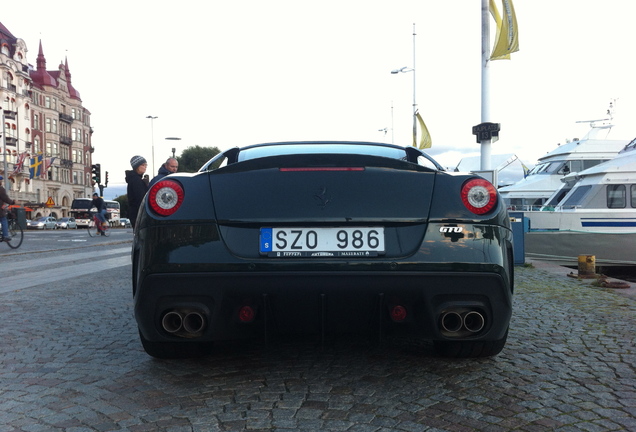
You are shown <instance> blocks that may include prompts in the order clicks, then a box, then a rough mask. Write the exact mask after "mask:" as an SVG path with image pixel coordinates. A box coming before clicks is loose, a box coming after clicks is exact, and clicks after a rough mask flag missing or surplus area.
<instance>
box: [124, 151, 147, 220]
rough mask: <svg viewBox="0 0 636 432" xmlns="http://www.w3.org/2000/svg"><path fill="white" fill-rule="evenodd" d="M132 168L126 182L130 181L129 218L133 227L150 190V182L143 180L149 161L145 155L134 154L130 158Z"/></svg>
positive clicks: (128, 190) (127, 173) (127, 174)
mask: <svg viewBox="0 0 636 432" xmlns="http://www.w3.org/2000/svg"><path fill="white" fill-rule="evenodd" d="M130 166H131V167H132V170H129V171H126V183H128V188H127V193H128V218H129V219H130V224H131V225H132V227H133V228H135V225H136V223H137V214H138V213H139V207H140V206H141V201H142V200H143V199H144V196H145V195H146V192H147V191H148V184H147V183H146V182H144V181H143V176H144V174H145V173H146V169H147V168H148V163H147V162H146V159H145V158H144V157H143V156H133V157H132V159H130Z"/></svg>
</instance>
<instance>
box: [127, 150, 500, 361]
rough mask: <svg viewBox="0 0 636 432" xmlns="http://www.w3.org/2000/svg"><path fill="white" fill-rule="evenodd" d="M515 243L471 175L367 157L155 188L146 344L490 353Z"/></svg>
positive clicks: (485, 187)
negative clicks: (405, 347) (272, 341)
mask: <svg viewBox="0 0 636 432" xmlns="http://www.w3.org/2000/svg"><path fill="white" fill-rule="evenodd" d="M402 151H403V150H402ZM511 242H512V235H511V232H510V225H509V221H508V219H507V215H506V211H505V209H504V208H503V206H502V204H501V203H500V202H499V200H498V195H497V193H496V191H495V190H494V188H493V187H492V185H490V184H489V183H488V182H486V181H485V180H483V179H481V178H479V177H476V176H465V175H452V174H448V173H445V172H441V171H439V170H437V169H430V168H426V167H423V166H420V165H418V164H417V163H414V162H412V161H405V160H399V159H393V158H387V157H381V156H377V155H375V154H370V155H369V154H362V155H360V154H346V153H345V154H320V153H317V154H289V155H286V154H283V155H271V156H265V157H260V158H255V159H250V160H245V161H236V162H235V163H232V164H228V165H227V166H225V167H223V168H219V169H215V170H211V171H207V172H201V173H197V174H194V175H186V174H181V175H173V176H171V178H170V179H167V180H164V181H163V182H160V183H158V184H157V185H156V186H155V187H153V188H152V189H151V190H150V191H149V193H148V195H147V197H146V202H145V203H144V211H143V212H142V214H141V218H140V223H139V226H138V229H137V230H136V235H135V241H134V250H133V270H134V281H133V285H134V290H135V314H136V317H137V322H138V324H139V328H140V332H141V335H142V340H145V341H146V342H155V343H173V342H175V343H178V342H183V343H192V342H193V341H200V342H209V341H215V340H224V339H236V338H246V337H268V335H272V334H277V333H280V332H295V333H302V334H308V335H315V336H317V337H321V338H324V337H328V336H329V335H332V334H337V333H343V332H346V333H349V332H356V333H366V334H369V335H372V336H374V337H384V336H388V335H391V334H410V335H416V336H419V337H421V338H424V339H431V340H434V341H438V342H439V343H440V344H439V346H440V347H442V348H446V352H449V349H450V351H452V353H451V354H453V353H454V355H458V356H473V355H475V356H479V355H489V354H495V353H496V352H494V351H497V352H498V350H500V349H501V348H500V347H499V348H497V346H499V345H501V341H502V340H503V341H504V342H505V337H506V334H507V328H508V323H509V320H510V315H511V308H512V305H511V303H512V291H513V285H512V280H513V275H512V272H513V268H512V262H513V260H512V244H511ZM465 341H469V345H466V344H464V343H462V342H465ZM454 342H459V343H460V344H459V345H456V344H455V345H453V343H454ZM498 343H499V345H497V344H498ZM476 344H480V346H482V345H483V346H491V347H492V346H495V348H490V349H485V350H479V353H477V354H474V352H475V347H476ZM468 351H470V352H468Z"/></svg>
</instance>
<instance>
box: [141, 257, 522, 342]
mask: <svg viewBox="0 0 636 432" xmlns="http://www.w3.org/2000/svg"><path fill="white" fill-rule="evenodd" d="M490 267H491V268H492V267H493V266H490ZM494 267H497V266H494ZM323 270H324V271H319V272H307V271H303V272H290V271H280V272H275V271H270V272H260V271H253V272H189V273H161V274H151V275H148V276H146V277H145V278H144V279H143V280H140V281H139V285H138V286H137V289H136V295H135V317H136V320H137V323H138V325H139V329H140V331H141V333H142V335H143V336H144V338H145V339H147V340H149V341H157V342H162V341H165V342H168V341H190V340H192V338H193V337H195V338H196V340H198V341H215V340H228V339H240V338H250V337H259V336H265V335H268V334H276V333H289V332H292V333H305V334H325V333H326V334H335V333H369V334H378V333H376V332H381V333H382V334H393V333H400V334H415V335H417V336H421V337H422V338H424V339H431V340H476V341H491V340H499V339H501V338H502V337H504V335H505V332H506V330H507V328H508V324H509V321H510V317H511V313H512V289H511V286H510V284H509V282H508V281H507V280H506V278H504V277H503V276H502V275H503V274H506V273H505V272H504V271H503V269H502V268H498V269H495V270H496V271H492V272H479V271H476V272H471V271H468V272H466V271H460V272H455V271H440V272H420V271H408V272H404V271H347V272H342V271H329V270H328V269H323ZM246 305H247V306H249V307H251V308H252V310H253V311H254V312H255V316H254V319H253V321H251V322H249V323H245V322H241V320H240V319H239V317H238V315H239V310H240V308H241V307H242V306H246ZM396 305H399V306H402V307H403V308H404V309H405V310H406V319H404V320H403V321H400V322H396V321H395V320H394V319H392V318H391V309H392V308H393V307H394V306H396ZM174 311H177V312H179V313H181V312H183V313H188V311H190V312H191V311H196V312H197V314H200V315H201V316H202V317H203V320H204V325H203V326H202V330H201V331H200V332H198V333H197V334H195V335H184V334H179V333H178V332H177V333H173V332H168V331H166V329H165V325H164V317H165V316H166V314H167V313H170V312H174ZM448 311H458V312H459V313H462V311H479V313H480V314H482V316H483V317H484V325H483V328H482V329H480V331H478V332H460V333H457V334H449V333H448V332H446V331H445V330H444V329H443V327H442V325H441V321H442V317H443V316H444V315H445V314H446V313H448ZM184 336H185V337H184Z"/></svg>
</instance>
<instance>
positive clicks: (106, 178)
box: [104, 171, 108, 186]
mask: <svg viewBox="0 0 636 432" xmlns="http://www.w3.org/2000/svg"><path fill="white" fill-rule="evenodd" d="M104 186H108V171H106V177H104Z"/></svg>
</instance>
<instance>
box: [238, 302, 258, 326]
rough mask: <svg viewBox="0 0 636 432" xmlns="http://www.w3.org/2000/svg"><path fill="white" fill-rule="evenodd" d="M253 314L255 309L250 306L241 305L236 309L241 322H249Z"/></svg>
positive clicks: (252, 318) (252, 319) (254, 314)
mask: <svg viewBox="0 0 636 432" xmlns="http://www.w3.org/2000/svg"><path fill="white" fill-rule="evenodd" d="M255 316H256V311H254V308H253V307H252V306H242V307H241V308H240V309H239V311H238V318H239V320H240V321H241V322H243V323H251V322H252V321H254V317H255Z"/></svg>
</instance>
